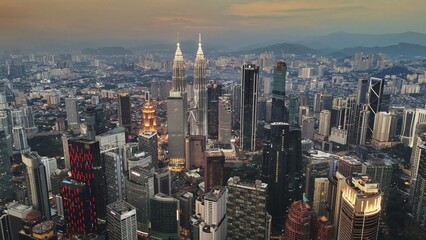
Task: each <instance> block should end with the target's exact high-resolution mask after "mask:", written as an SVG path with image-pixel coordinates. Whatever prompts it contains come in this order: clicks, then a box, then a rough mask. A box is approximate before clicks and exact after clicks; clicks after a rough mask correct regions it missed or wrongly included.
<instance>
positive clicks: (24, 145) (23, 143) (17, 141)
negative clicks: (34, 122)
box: [12, 126, 29, 153]
mask: <svg viewBox="0 0 426 240" xmlns="http://www.w3.org/2000/svg"><path fill="white" fill-rule="evenodd" d="M12 134H13V146H14V149H15V150H16V151H19V152H21V153H24V152H28V151H29V146H28V140H27V134H26V133H25V131H24V128H23V127H22V126H16V127H13V128H12Z"/></svg>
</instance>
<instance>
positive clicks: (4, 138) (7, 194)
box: [0, 124, 13, 201]
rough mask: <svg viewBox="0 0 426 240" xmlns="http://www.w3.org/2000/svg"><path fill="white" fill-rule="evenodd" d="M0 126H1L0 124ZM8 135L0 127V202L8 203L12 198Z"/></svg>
mask: <svg viewBox="0 0 426 240" xmlns="http://www.w3.org/2000/svg"><path fill="white" fill-rule="evenodd" d="M0 125H1V124H0ZM10 138H11V137H10V135H8V134H7V132H6V131H5V129H4V128H1V127H0V159H2V160H1V161H0V172H1V173H2V174H0V200H1V201H6V200H7V201H10V200H12V197H13V183H12V173H11V171H10V167H11V166H10V159H11V151H10V150H11V149H9V147H8V145H9V144H8V142H10Z"/></svg>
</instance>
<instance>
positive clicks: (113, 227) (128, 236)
mask: <svg viewBox="0 0 426 240" xmlns="http://www.w3.org/2000/svg"><path fill="white" fill-rule="evenodd" d="M136 232H137V228H136V209H135V207H133V206H132V205H130V204H129V203H127V202H125V201H123V200H120V201H118V202H114V203H111V204H109V205H107V235H108V239H109V240H135V239H137V235H136Z"/></svg>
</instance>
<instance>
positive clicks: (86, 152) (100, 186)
mask: <svg viewBox="0 0 426 240" xmlns="http://www.w3.org/2000/svg"><path fill="white" fill-rule="evenodd" d="M68 144H69V158H70V165H71V171H70V172H71V176H70V179H69V180H64V181H62V186H61V189H60V193H61V196H62V198H63V202H64V215H65V219H66V222H67V229H66V232H67V234H68V235H69V236H70V235H72V234H74V233H80V234H87V233H90V232H99V231H102V228H103V226H102V225H101V224H98V221H99V219H105V207H106V206H105V200H106V199H107V198H106V196H105V195H106V191H105V185H106V183H105V175H104V165H103V161H101V157H100V149H99V142H98V141H92V140H87V139H83V138H77V139H70V140H69V141H68ZM76 205H78V206H79V207H78V208H76V207H74V206H76ZM86 214H87V215H86Z"/></svg>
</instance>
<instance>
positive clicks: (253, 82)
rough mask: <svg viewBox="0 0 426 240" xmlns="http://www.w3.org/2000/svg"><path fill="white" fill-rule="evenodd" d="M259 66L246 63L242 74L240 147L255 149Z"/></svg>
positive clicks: (245, 149) (248, 149)
mask: <svg viewBox="0 0 426 240" xmlns="http://www.w3.org/2000/svg"><path fill="white" fill-rule="evenodd" d="M258 80H259V66H256V65H254V64H245V65H243V66H242V74H241V107H240V148H241V149H242V150H244V151H254V150H255V148H256V127H257V84H258Z"/></svg>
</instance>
